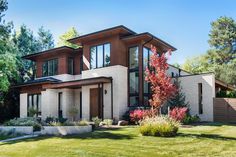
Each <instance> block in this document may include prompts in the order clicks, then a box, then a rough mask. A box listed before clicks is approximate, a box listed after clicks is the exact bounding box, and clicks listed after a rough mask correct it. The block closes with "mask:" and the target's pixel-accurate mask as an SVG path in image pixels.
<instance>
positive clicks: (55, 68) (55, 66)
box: [53, 59, 58, 75]
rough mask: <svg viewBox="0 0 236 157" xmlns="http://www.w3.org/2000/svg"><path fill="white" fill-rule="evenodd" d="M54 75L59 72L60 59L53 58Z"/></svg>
mask: <svg viewBox="0 0 236 157" xmlns="http://www.w3.org/2000/svg"><path fill="white" fill-rule="evenodd" d="M53 64H54V65H53V75H57V72H58V59H54V60H53Z"/></svg>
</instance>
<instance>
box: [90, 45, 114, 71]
mask: <svg viewBox="0 0 236 157" xmlns="http://www.w3.org/2000/svg"><path fill="white" fill-rule="evenodd" d="M110 54H111V46H110V43H107V44H102V45H97V46H93V47H91V48H90V69H94V68H101V67H105V66H109V65H110Z"/></svg>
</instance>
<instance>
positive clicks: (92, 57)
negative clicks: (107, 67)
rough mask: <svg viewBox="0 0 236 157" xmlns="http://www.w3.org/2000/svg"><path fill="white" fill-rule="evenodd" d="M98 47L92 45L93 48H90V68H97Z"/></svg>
mask: <svg viewBox="0 0 236 157" xmlns="http://www.w3.org/2000/svg"><path fill="white" fill-rule="evenodd" d="M96 58H97V57H96V47H95V46H94V47H91V50H90V68H91V69H94V68H96V67H97V66H96Z"/></svg>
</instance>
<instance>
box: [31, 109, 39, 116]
mask: <svg viewBox="0 0 236 157" xmlns="http://www.w3.org/2000/svg"><path fill="white" fill-rule="evenodd" d="M37 113H38V110H37V109H34V108H33V107H30V108H29V117H34V116H35V115H36V114H37Z"/></svg>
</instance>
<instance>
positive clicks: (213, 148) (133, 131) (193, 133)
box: [0, 124, 236, 157]
mask: <svg viewBox="0 0 236 157" xmlns="http://www.w3.org/2000/svg"><path fill="white" fill-rule="evenodd" d="M3 156H4V157H22V156H24V157H36V156H37V157H39V156H42V157H43V156H47V157H78V156H79V157H80V156H81V157H104V156H109V157H114V156H124V157H125V156H133V157H146V156H150V157H152V156H158V157H169V156H171V157H173V156H186V157H188V156H189V157H194V156H204V157H205V156H206V157H207V156H219V157H221V156H229V157H233V156H235V157H236V126H233V125H220V124H219V125H215V124H214V125H208V124H207V125H200V126H194V127H189V128H181V129H180V130H179V135H178V136H177V137H172V138H161V137H145V136H141V135H140V134H139V132H138V128H137V127H126V128H121V129H110V130H98V131H95V132H92V133H87V134H83V135H80V136H67V137H39V138H34V139H28V140H22V141H15V142H11V143H0V157H3Z"/></svg>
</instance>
